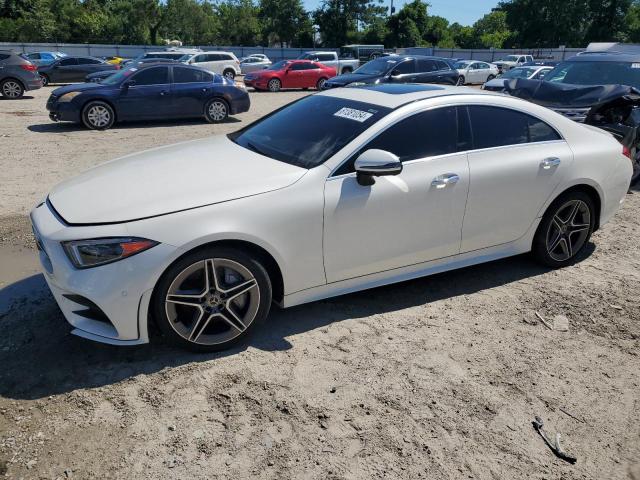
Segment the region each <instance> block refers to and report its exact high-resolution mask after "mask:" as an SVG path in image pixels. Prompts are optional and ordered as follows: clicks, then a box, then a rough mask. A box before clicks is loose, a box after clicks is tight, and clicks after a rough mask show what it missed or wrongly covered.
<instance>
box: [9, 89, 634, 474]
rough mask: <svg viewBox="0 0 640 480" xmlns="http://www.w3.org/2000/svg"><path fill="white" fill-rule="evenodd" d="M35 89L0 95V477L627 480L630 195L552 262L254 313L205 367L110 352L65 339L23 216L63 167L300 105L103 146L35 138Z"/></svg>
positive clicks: (65, 129) (481, 270)
mask: <svg viewBox="0 0 640 480" xmlns="http://www.w3.org/2000/svg"><path fill="white" fill-rule="evenodd" d="M46 95H47V90H46V89H45V90H42V91H38V92H35V94H34V98H32V99H25V100H23V101H19V102H18V101H12V102H9V101H0V144H1V145H2V147H3V148H2V149H1V150H0V151H1V152H2V153H1V154H0V168H1V169H2V179H3V181H2V182H1V183H0V199H1V200H0V238H1V239H2V242H1V243H0V262H1V263H0V272H1V273H2V276H1V281H2V282H4V284H2V285H0V300H1V302H0V328H1V330H2V332H3V334H2V335H0V476H1V475H2V474H5V476H6V477H7V478H25V479H26V478H43V479H44V478H47V479H48V478H51V479H53V478H81V479H93V478H95V479H103V478H131V479H146V478H154V479H173V478H184V479H192V478H193V479H200V478H202V479H205V478H206V479H217V478H219V479H226V478H234V479H245V478H261V479H267V478H273V479H287V478H291V479H302V478H304V479H363V480H364V479H378V478H386V479H396V478H399V479H416V478H433V479H449V478H450V479H459V478H475V479H516V478H518V479H519V478H535V479H560V478H562V479H591V478H593V479H604V478H607V479H634V480H638V479H640V460H639V459H640V358H639V356H638V355H639V348H638V347H639V346H640V345H639V343H640V325H639V321H640V295H638V293H639V292H640V241H639V240H638V239H639V238H640V219H639V216H640V215H639V213H640V194H638V193H630V194H629V195H628V196H627V202H626V203H625V205H624V207H623V209H622V210H621V211H620V212H619V213H618V215H617V216H616V217H615V218H614V220H613V221H612V222H611V223H610V224H608V225H606V226H605V227H604V229H603V230H601V231H600V232H598V233H596V234H595V235H594V237H593V240H592V244H591V245H590V246H589V247H590V248H589V249H588V251H587V252H586V254H585V255H584V257H583V258H582V259H581V261H580V262H579V263H577V264H576V265H575V266H573V267H570V268H566V269H563V270H559V271H549V270H547V269H543V268H541V267H539V266H537V265H536V264H534V263H532V262H531V261H530V260H529V258H528V257H527V256H520V257H516V258H513V259H508V260H503V261H499V262H493V263H490V264H486V265H482V266H478V267H473V268H467V269H464V270H461V271H457V272H452V273H447V274H441V275H437V276H433V277H430V278H425V279H420V280H416V281H411V282H406V283H403V284H399V285H394V286H390V287H384V288H378V289H375V290H372V291H368V292H363V293H359V294H353V295H348V296H344V297H340V298H336V299H332V300H328V301H323V302H316V303H313V304H310V305H304V306H300V307H295V308H293V309H289V310H284V311H282V310H274V311H273V314H272V316H271V318H270V321H269V322H268V323H267V324H266V325H265V328H263V329H262V330H261V331H260V332H259V333H258V334H257V335H255V336H254V337H253V339H252V340H251V341H250V343H249V345H248V346H247V347H243V348H238V349H236V350H232V351H229V352H225V353H223V354H217V355H194V354H190V353H185V352H182V351H176V350H175V349H172V348H170V347H169V346H167V345H166V344H164V343H163V342H162V340H161V339H156V341H155V342H154V343H153V344H151V345H147V346H142V347H136V348H115V347H109V346H105V345H98V344H94V343H90V342H87V341H85V340H82V339H79V338H76V337H72V336H71V335H69V333H68V332H69V327H68V326H67V324H66V323H65V321H64V319H63V317H62V315H61V314H60V312H59V310H58V309H57V307H56V306H55V303H54V301H53V300H52V298H51V297H50V295H49V294H48V293H47V291H46V288H45V286H44V282H43V279H42V277H41V276H40V275H38V274H35V273H34V272H35V271H36V268H37V267H36V262H35V260H34V259H33V256H34V255H33V253H32V250H31V239H30V235H29V225H28V220H27V219H26V217H25V214H26V213H27V212H28V210H29V209H30V207H31V206H32V205H33V203H34V202H36V201H37V200H38V199H39V198H40V197H41V196H42V195H43V194H44V193H45V192H46V191H47V189H48V188H50V187H51V186H52V185H53V184H54V183H55V182H57V181H58V180H60V179H62V178H65V177H66V176H68V175H71V174H73V173H75V172H77V171H78V170H80V169H84V168H86V167H89V166H91V165H94V164H97V163H100V162H102V161H105V160H108V159H110V158H112V157H115V156H117V155H120V154H122V153H125V152H128V151H132V150H140V149H143V148H147V147H150V146H154V145H158V144H163V143H171V142H176V141H179V140H185V139H189V138H196V137H201V136H204V135H209V134H211V133H215V132H222V131H229V130H232V129H235V128H237V127H238V126H240V125H242V124H243V123H244V122H246V121H247V120H249V119H250V118H253V117H255V116H257V115H260V114H262V113H264V112H266V111H269V110H270V109H272V108H275V107H277V106H278V105H280V104H282V103H283V102H286V101H289V100H291V99H293V98H296V97H298V96H299V95H301V93H285V94H278V95H272V94H256V95H252V100H253V107H252V108H253V110H252V112H251V113H250V114H245V115H242V116H239V117H238V119H239V120H240V121H242V122H243V123H229V124H226V125H223V126H221V127H212V126H210V125H208V124H203V123H200V122H187V123H184V122H182V123H175V124H161V125H129V126H126V127H121V128H117V129H114V130H112V131H109V132H105V133H100V132H89V131H85V130H82V129H80V128H77V127H74V126H65V125H55V124H51V123H49V121H48V119H47V117H46V115H45V114H44V102H45V97H46ZM2 302H4V305H5V307H4V309H3V308H1V306H2V304H3V303H2ZM536 312H539V313H540V314H541V315H542V316H543V317H544V318H545V319H547V320H549V321H552V319H553V317H554V316H555V315H558V314H563V315H566V316H567V317H568V319H569V331H568V332H561V331H556V330H549V329H547V328H546V327H545V326H543V325H542V324H541V323H540V322H539V321H538V319H537V317H536V315H535V313H536ZM534 415H540V416H541V417H542V418H543V419H544V420H545V423H546V427H547V428H548V430H549V431H550V432H551V433H552V434H553V433H554V432H556V431H557V432H560V433H562V440H563V447H564V448H565V450H567V451H568V452H569V453H571V454H573V455H575V456H576V457H577V458H578V461H577V463H576V464H575V465H570V464H568V463H566V462H564V461H561V460H559V459H557V458H555V457H554V456H553V454H552V453H551V452H550V450H549V449H548V448H547V447H546V446H545V445H544V444H543V441H542V439H541V438H540V437H539V436H538V435H537V433H536V432H535V431H534V429H533V428H532V426H531V421H532V420H533V418H534Z"/></svg>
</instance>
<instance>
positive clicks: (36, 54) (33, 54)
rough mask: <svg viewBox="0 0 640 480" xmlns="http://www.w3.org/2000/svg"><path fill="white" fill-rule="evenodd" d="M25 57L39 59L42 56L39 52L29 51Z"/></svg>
mask: <svg viewBox="0 0 640 480" xmlns="http://www.w3.org/2000/svg"><path fill="white" fill-rule="evenodd" d="M27 57H29V59H31V60H40V59H41V58H42V57H41V56H40V54H39V53H30V54H29V55H27Z"/></svg>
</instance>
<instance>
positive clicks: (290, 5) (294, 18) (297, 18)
mask: <svg viewBox="0 0 640 480" xmlns="http://www.w3.org/2000/svg"><path fill="white" fill-rule="evenodd" d="M259 18H260V21H261V24H262V36H263V41H264V43H266V44H271V43H274V42H279V43H280V46H284V45H285V44H287V45H292V44H294V43H296V40H300V39H302V38H303V37H304V36H305V35H310V36H311V37H310V38H311V39H313V36H312V35H313V30H312V26H311V21H310V19H309V16H308V15H307V13H306V12H305V11H304V7H303V6H302V2H301V0H261V1H260V14H259ZM312 41H313V40H312Z"/></svg>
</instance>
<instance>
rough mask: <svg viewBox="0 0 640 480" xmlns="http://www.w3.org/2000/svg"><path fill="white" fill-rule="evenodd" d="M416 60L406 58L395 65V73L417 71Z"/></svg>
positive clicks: (401, 73) (402, 73)
mask: <svg viewBox="0 0 640 480" xmlns="http://www.w3.org/2000/svg"><path fill="white" fill-rule="evenodd" d="M415 71H416V68H415V62H414V61H413V60H406V61H404V62H402V63H400V64H398V65H396V66H395V68H394V69H393V73H394V74H397V75H404V74H407V73H415Z"/></svg>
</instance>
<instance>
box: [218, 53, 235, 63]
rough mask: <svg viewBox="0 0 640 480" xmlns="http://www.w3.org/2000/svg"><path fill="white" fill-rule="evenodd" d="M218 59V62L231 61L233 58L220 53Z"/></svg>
mask: <svg viewBox="0 0 640 480" xmlns="http://www.w3.org/2000/svg"><path fill="white" fill-rule="evenodd" d="M218 57H220V60H232V61H233V57H232V56H231V55H229V54H228V53H221V54H220V55H218Z"/></svg>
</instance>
